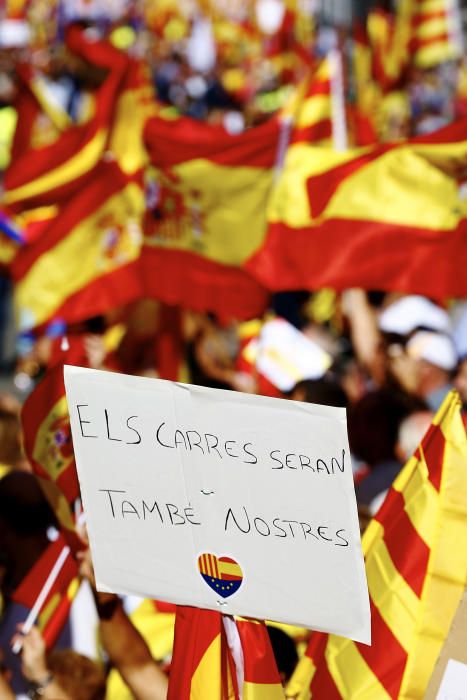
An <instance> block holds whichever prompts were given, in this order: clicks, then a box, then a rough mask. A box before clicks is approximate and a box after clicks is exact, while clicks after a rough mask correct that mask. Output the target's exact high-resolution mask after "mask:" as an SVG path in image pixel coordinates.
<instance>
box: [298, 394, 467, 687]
mask: <svg viewBox="0 0 467 700" xmlns="http://www.w3.org/2000/svg"><path fill="white" fill-rule="evenodd" d="M466 463H467V438H466V434H465V428H464V425H463V422H462V417H461V401H460V398H459V396H458V394H457V393H456V392H454V391H452V392H450V394H448V396H447V397H446V399H445V401H444V403H443V404H442V406H441V408H440V409H439V411H438V413H437V414H436V416H435V418H434V419H433V422H432V425H431V426H430V428H429V430H428V431H427V433H426V435H425V437H424V438H423V440H422V442H421V443H420V445H419V447H418V448H417V450H416V451H415V453H414V455H413V456H412V457H411V458H410V460H409V461H408V462H407V464H406V465H405V467H404V469H403V470H402V471H401V472H400V474H399V476H398V477H397V478H396V480H395V482H394V483H393V485H392V487H391V489H390V490H389V493H388V495H387V497H386V499H385V501H384V503H383V505H382V506H381V508H380V510H379V511H378V513H377V514H376V516H375V518H374V519H373V520H372V521H371V522H370V524H369V526H368V528H367V530H366V532H365V533H364V536H363V552H364V555H365V561H366V573H367V580H368V588H369V592H370V602H371V615H372V633H371V636H372V645H371V646H366V645H363V644H360V643H357V642H353V641H351V640H347V639H344V638H342V637H337V636H335V635H329V636H328V635H323V634H313V635H312V637H311V641H310V644H309V647H308V651H307V654H306V655H305V657H304V658H303V659H302V660H301V661H300V663H299V666H298V669H297V671H296V673H295V675H294V676H293V677H292V679H291V681H290V684H289V686H288V689H287V697H290V698H300V700H308V699H309V698H326V700H344V699H345V700H347V699H348V698H363V697H365V699H366V700H396V699H397V700H409V699H412V698H422V697H424V694H425V691H426V688H427V685H428V683H429V680H430V677H431V674H432V671H433V668H434V665H435V663H436V660H437V658H438V655H439V653H440V651H441V647H442V645H443V643H444V640H445V639H446V636H447V633H448V631H449V628H450V625H451V622H452V619H453V616H454V614H455V611H456V609H457V606H458V604H459V601H460V598H461V596H462V594H463V592H464V588H465V585H466V583H467V470H466V468H465V465H466ZM452 552H456V556H452Z"/></svg>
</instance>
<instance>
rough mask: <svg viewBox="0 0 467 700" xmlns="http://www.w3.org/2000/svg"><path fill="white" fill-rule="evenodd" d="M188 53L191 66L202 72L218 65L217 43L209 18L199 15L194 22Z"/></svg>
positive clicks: (188, 43) (206, 71)
mask: <svg viewBox="0 0 467 700" xmlns="http://www.w3.org/2000/svg"><path fill="white" fill-rule="evenodd" d="M186 54H187V59H188V63H189V64H190V68H192V69H193V70H195V71H199V72H200V73H208V72H209V71H210V70H212V69H213V68H214V66H215V65H216V44H215V41H214V34H213V29H212V24H211V22H210V20H209V19H205V18H204V17H198V18H196V19H195V21H194V22H193V28H192V31H191V35H190V37H189V39H188V42H187V48H186Z"/></svg>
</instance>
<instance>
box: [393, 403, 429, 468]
mask: <svg viewBox="0 0 467 700" xmlns="http://www.w3.org/2000/svg"><path fill="white" fill-rule="evenodd" d="M433 416H434V413H433V412H432V411H414V413H411V414H410V415H408V416H407V417H406V418H404V419H403V420H402V422H401V424H400V425H399V430H398V434H397V444H396V456H397V458H398V459H399V461H400V462H401V464H405V463H406V462H407V460H409V459H410V457H411V456H412V455H413V453H414V452H415V450H416V449H417V447H418V445H419V444H420V442H421V440H422V438H423V436H424V435H425V433H426V431H427V430H428V428H429V427H430V425H431V421H432V420H433Z"/></svg>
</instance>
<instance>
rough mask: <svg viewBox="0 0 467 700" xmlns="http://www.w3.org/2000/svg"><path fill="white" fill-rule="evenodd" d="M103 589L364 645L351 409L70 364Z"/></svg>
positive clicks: (82, 473) (86, 500)
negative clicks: (349, 421)
mask: <svg viewBox="0 0 467 700" xmlns="http://www.w3.org/2000/svg"><path fill="white" fill-rule="evenodd" d="M65 385H66V392H67V399H68V407H69V411H70V417H71V427H72V434H73V444H74V449H75V455H76V463H77V468H78V476H79V480H80V484H81V491H82V496H83V505H84V509H85V513H86V518H87V524H88V532H89V538H90V544H91V551H92V556H93V561H94V567H95V574H96V581H97V586H98V589H99V590H102V591H112V592H115V593H120V594H136V595H140V596H143V597H149V598H156V599H159V600H163V601H168V602H173V603H178V604H184V605H193V606H197V607H200V608H209V609H212V610H219V611H221V612H223V613H226V614H234V615H242V616H246V617H254V618H260V619H269V620H275V621H278V622H285V623H290V624H295V625H300V626H304V627H308V628H310V629H314V630H322V631H326V632H334V633H336V634H339V635H342V636H345V637H350V638H352V639H355V640H357V641H362V642H365V643H369V642H370V609H369V600H368V590H367V585H366V578H365V569H364V563H363V557H362V551H361V543H360V534H359V526H358V517H357V507H356V502H355V492H354V486H353V479H352V469H351V463H350V452H349V444H348V439H347V430H346V418H345V410H344V409H340V408H332V407H328V406H317V405H313V404H306V403H296V402H292V401H285V400H280V399H270V398H266V397H262V396H251V395H246V394H241V393H237V392H230V391H220V390H215V389H206V388H204V387H198V386H191V385H187V384H176V383H172V382H167V381H162V380H157V379H146V378H141V377H130V376H126V375H121V374H116V373H111V372H99V371H96V370H89V369H83V368H80V367H66V368H65Z"/></svg>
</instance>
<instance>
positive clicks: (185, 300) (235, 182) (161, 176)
mask: <svg viewBox="0 0 467 700" xmlns="http://www.w3.org/2000/svg"><path fill="white" fill-rule="evenodd" d="M278 140H279V123H278V121H277V120H271V121H269V122H267V123H265V124H263V125H261V126H258V127H255V128H253V129H250V130H248V131H245V132H243V133H241V134H239V135H236V136H232V135H230V134H228V133H227V132H226V131H225V130H224V128H223V127H221V126H213V125H210V124H205V123H202V122H197V121H195V120H194V119H190V118H188V117H180V118H176V119H172V120H170V119H163V118H162V117H153V118H152V119H150V120H149V121H148V122H147V125H146V128H145V141H146V146H147V149H148V152H149V156H150V160H151V163H152V165H153V166H154V168H155V172H154V175H153V178H152V179H151V180H150V181H148V183H147V187H148V201H149V205H150V211H149V212H148V214H147V216H146V219H145V226H144V235H145V245H144V250H143V255H142V270H143V280H144V284H145V293H146V295H147V296H150V297H155V298H158V299H160V300H161V301H163V302H165V303H167V304H171V305H175V304H179V305H181V306H185V307H187V308H191V309H196V310H210V311H213V312H217V313H218V314H219V315H220V316H224V317H225V316H228V317H237V318H248V317H254V316H257V315H258V314H260V313H261V312H262V311H263V309H264V307H265V305H266V302H267V298H268V297H267V293H266V292H265V290H264V289H263V288H262V286H261V285H260V284H259V283H258V282H256V281H255V280H254V279H253V278H252V277H251V276H250V275H249V273H248V272H246V271H245V269H244V264H245V262H246V260H247V259H248V258H249V257H250V256H251V255H252V253H253V252H254V251H255V250H256V249H257V247H258V246H259V245H260V244H261V242H262V240H263V237H264V234H265V228H266V217H265V213H266V203H267V199H268V197H269V194H270V190H271V185H272V181H273V172H274V165H275V162H276V156H277V148H278Z"/></svg>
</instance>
